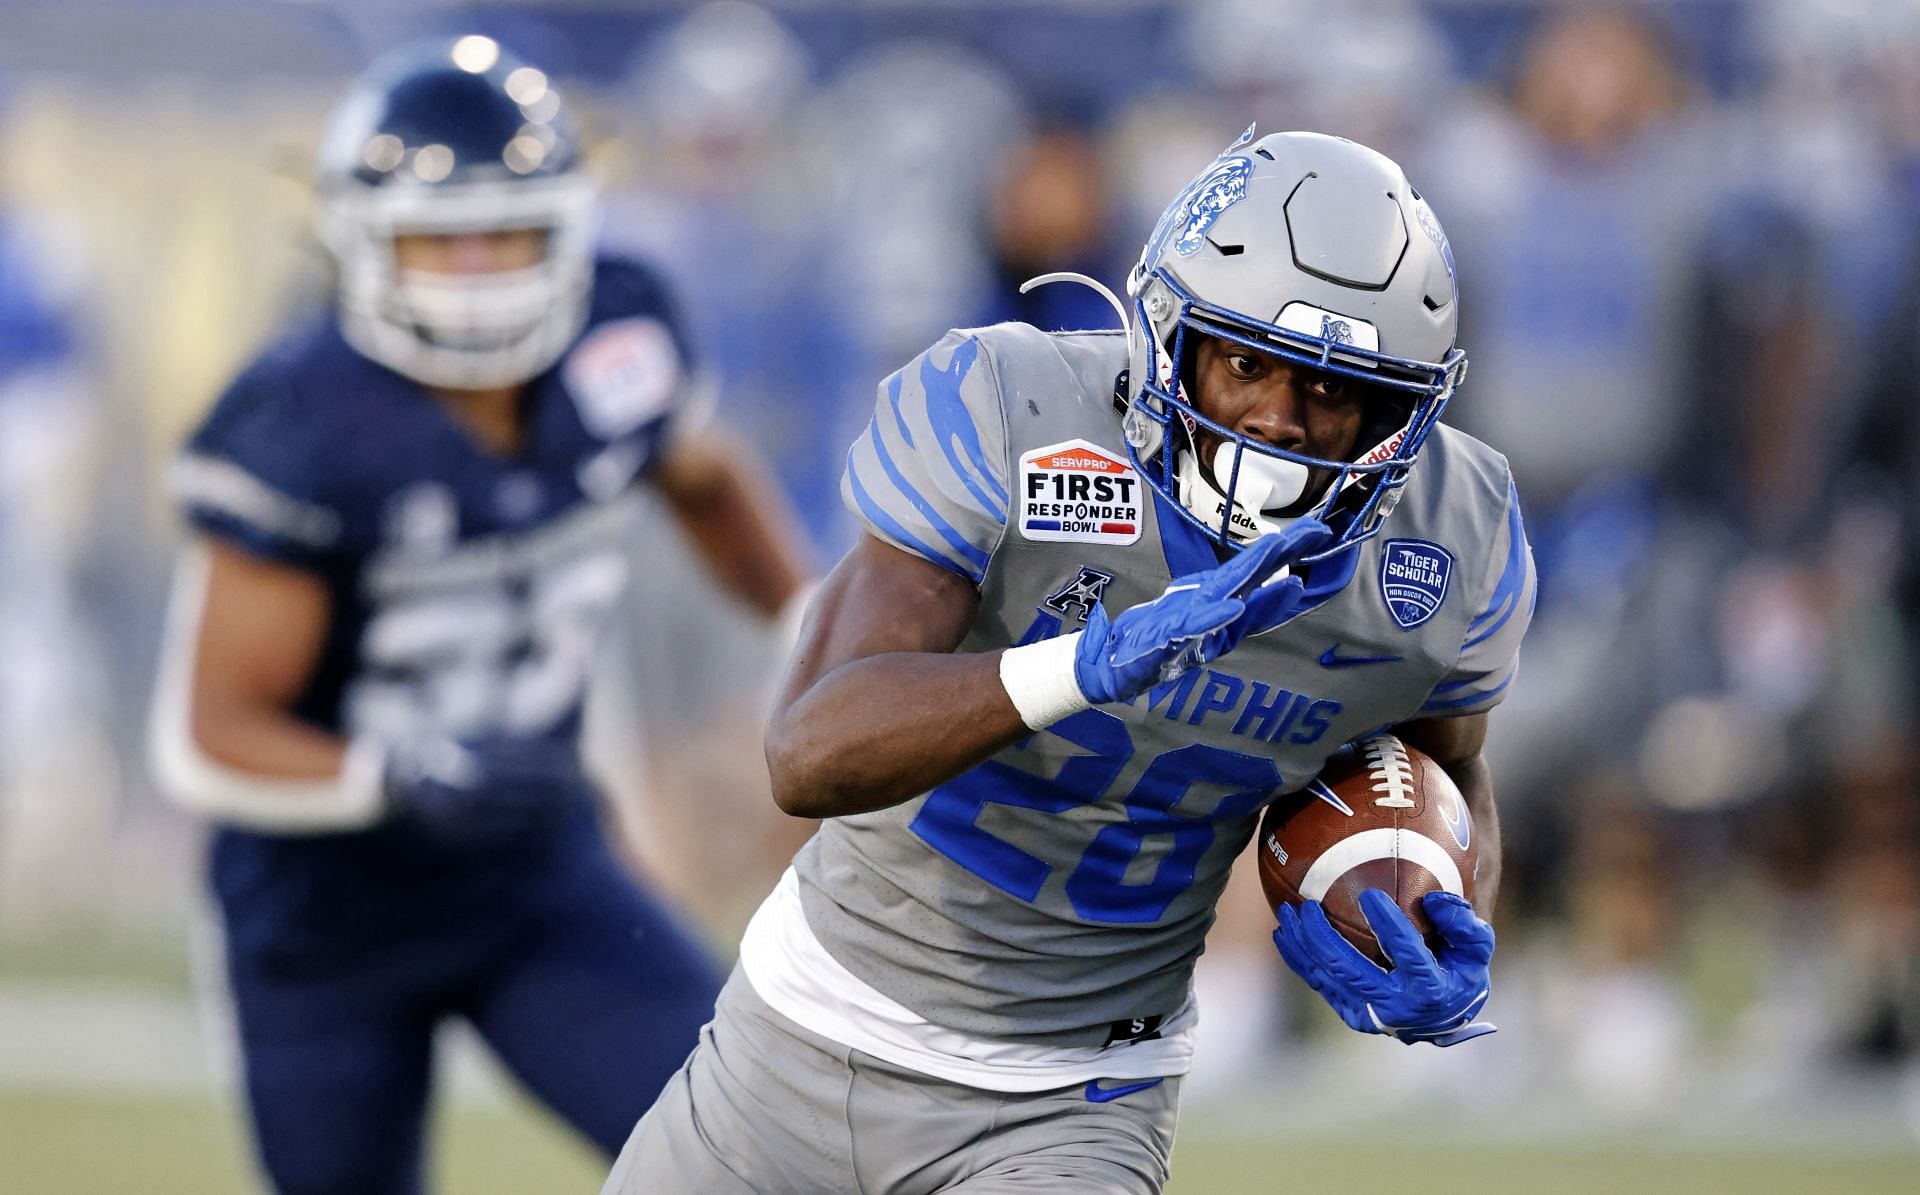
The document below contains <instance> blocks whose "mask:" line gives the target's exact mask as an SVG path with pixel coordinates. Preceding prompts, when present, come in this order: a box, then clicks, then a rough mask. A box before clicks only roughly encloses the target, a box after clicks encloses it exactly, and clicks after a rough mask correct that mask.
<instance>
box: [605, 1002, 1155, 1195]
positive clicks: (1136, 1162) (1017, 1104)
mask: <svg viewBox="0 0 1920 1195" xmlns="http://www.w3.org/2000/svg"><path fill="white" fill-rule="evenodd" d="M1102 1086H1103V1087H1106V1086H1111V1087H1117V1088H1124V1087H1125V1086H1127V1084H1125V1083H1118V1082H1114V1083H1103V1084H1102ZM1179 1102H1180V1080H1179V1079H1178V1078H1171V1079H1168V1080H1166V1081H1165V1082H1163V1083H1161V1084H1160V1085H1159V1086H1157V1087H1151V1088H1148V1089H1147V1090H1144V1091H1136V1092H1132V1093H1129V1094H1126V1095H1123V1096H1120V1097H1119V1098H1116V1099H1111V1100H1108V1101H1105V1102H1095V1101H1093V1100H1089V1099H1088V1098H1087V1088H1086V1086H1085V1085H1078V1086H1074V1087H1071V1088H1065V1089H1061V1090H1054V1091H1043V1092H1033V1093H1023V1094H1009V1093H1004V1092H996V1091H982V1090H980V1089H978V1088H973V1087H964V1086H961V1085H959V1084H957V1083H949V1082H946V1081H945V1080H943V1079H934V1078H929V1077H928V1076H926V1075H922V1074H918V1073H916V1072H914V1071H910V1070H906V1069H903V1068H901V1067H897V1066H894V1065H892V1064H890V1063H886V1062H882V1061H880V1060H879V1059H877V1058H875V1057H873V1056H872V1055H870V1054H863V1053H861V1052H860V1051H858V1050H853V1049H849V1048H848V1047H846V1046H843V1045H840V1044H839V1043H837V1042H834V1041H830V1040H828V1039H827V1038H824V1037H821V1036H820V1035H818V1034H816V1033H812V1032H809V1031H808V1030H806V1029H803V1028H801V1027H800V1026H799V1025H796V1024H794V1023H793V1022H792V1021H790V1020H788V1019H787V1018H786V1017H784V1016H782V1015H781V1014H779V1013H777V1012H775V1011H773V1010H772V1009H771V1008H768V1007H767V1005H766V1002H765V1001H763V1000H761V999H760V997H759V995H758V994H757V993H755V992H754V990H753V987H752V985H751V984H749V983H748V982H747V979H746V976H744V975H743V974H741V972H740V970H739V968H738V967H736V968H735V969H734V972H733V975H732V977H731V978H729V979H728V980H727V986H726V988H725V990H723V991H722V992H721V993H720V1001H719V1004H718V1005H717V1006H716V1007H715V1009H714V1016H713V1020H712V1022H710V1023H709V1024H708V1025H707V1027H706V1028H704V1029H702V1030H701V1031H700V1044H699V1045H698V1046H696V1047H695V1048H694V1051H693V1054H692V1056H691V1057H689V1058H688V1059H687V1063H686V1065H685V1066H683V1067H681V1068H680V1072H679V1073H678V1074H676V1075H675V1076H674V1077H673V1079H672V1080H671V1081H669V1082H668V1084H667V1089H666V1090H665V1091H664V1092H662V1093H661V1094H660V1099H659V1102H657V1103H656V1104H654V1106H653V1109H652V1111H650V1112H648V1113H647V1114H646V1115H645V1116H644V1117H642V1118H641V1120H640V1123H639V1124H638V1125H637V1126H635V1128H634V1130H633V1135H632V1136H631V1137H629V1138H628V1139H627V1145H626V1148H625V1149H623V1150H621V1151H620V1158H619V1161H617V1162H616V1163H614V1167H613V1173H612V1174H611V1175H609V1176H608V1178H607V1184H606V1186H605V1187H604V1188H602V1190H601V1195H643V1193H644V1195H682V1193H684V1195H917V1193H919V1192H928V1193H931V1192H936V1191H954V1192H963V1193H965V1195H1001V1193H1006V1195H1039V1193H1042V1192H1044V1193H1046V1195H1070V1193H1085V1195H1093V1193H1095V1192H1098V1193H1099V1195H1117V1193H1121V1192H1138V1193H1140V1195H1156V1193H1157V1192H1158V1191H1159V1190H1160V1189H1161V1187H1162V1186H1164V1185H1165V1183H1166V1181H1167V1168H1168V1163H1169V1161H1170V1159H1171V1155H1172V1153H1173V1122H1174V1116H1175V1113H1176V1112H1177V1110H1178V1107H1179Z"/></svg>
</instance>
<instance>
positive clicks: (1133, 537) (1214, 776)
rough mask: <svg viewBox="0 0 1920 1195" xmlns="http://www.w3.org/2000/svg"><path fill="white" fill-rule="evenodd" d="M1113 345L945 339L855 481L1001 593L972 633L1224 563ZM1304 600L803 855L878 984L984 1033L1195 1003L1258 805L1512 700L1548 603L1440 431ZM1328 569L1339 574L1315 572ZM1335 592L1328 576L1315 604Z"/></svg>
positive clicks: (849, 489)
mask: <svg viewBox="0 0 1920 1195" xmlns="http://www.w3.org/2000/svg"><path fill="white" fill-rule="evenodd" d="M1125 365H1126V347H1125V340H1124V338H1123V337H1122V336H1121V335H1120V334H1119V333H1117V332H1116V333H1069V334H1048V333H1043V332H1040V331H1038V330H1036V329H1034V328H1031V327H1028V326H1026V325H1024V324H1002V325H998V326H995V327H992V328H986V329H979V330H974V331H967V332H953V333H949V334H948V335H947V336H946V337H945V338H944V339H942V340H941V341H940V343H938V344H937V345H935V346H934V347H933V348H932V349H930V350H928V351H927V352H926V353H925V354H923V355H921V356H920V357H919V358H917V359H915V360H914V361H913V362H911V363H909V364H908V365H907V366H906V368H904V369H903V370H901V371H900V372H899V373H896V374H894V375H893V376H892V377H890V378H888V379H887V380H886V381H885V382H883V383H882V384H881V387H880V395H879V400H878V403H877V404H876V411H875V415H874V419H873V422H872V424H871V425H870V426H869V428H868V429H867V432H866V433H865V434H864V435H863V436H862V437H861V438H860V439H859V440H858V441H856V442H855V444H854V446H853V448H852V450H851V452H850V453H849V455H848V462H847V471H846V476H845V479H844V481H843V486H842V489H843V493H844V495H845V497H846V500H847V503H848V505H849V506H850V508H851V509H852V510H853V511H854V512H855V513H856V514H857V515H858V516H859V517H860V518H861V519H862V521H863V522H864V523H865V524H866V527H867V529H868V531H869V532H871V533H872V534H873V535H875V536H877V537H879V538H880V539H882V540H884V541H885V542H887V543H889V544H892V545H894V546H895V547H897V548H900V549H902V550H904V551H907V552H912V553H914V554H916V555H919V556H922V557H924V558H926V559H928V560H930V561H932V562H933V563H935V564H938V565H940V566H941V567H944V568H947V569H951V570H952V571H954V572H956V573H959V574H961V575H963V576H965V577H967V578H968V579H969V580H971V581H972V582H973V583H974V584H976V585H977V586H978V587H979V590H980V597H981V601H980V610H979V614H978V616H977V617H976V619H975V621H974V624H973V626H972V628H971V630H970V631H969V633H968V635H967V637H966V639H965V641H964V642H963V643H962V644H961V647H960V650H962V651H970V652H981V651H992V650H994V649H996V648H1003V647H1007V646H1010V645H1014V644H1021V643H1029V642H1034V641H1036V640H1038V639H1041V638H1045V637H1048V636H1051V635H1056V634H1061V633H1066V632H1071V631H1073V630H1076V629H1078V628H1079V627H1080V626H1081V625H1082V624H1083V623H1084V621H1085V618H1086V615H1087V613H1088V611H1089V610H1091V608H1092V605H1093V604H1094V603H1100V604H1102V605H1104V606H1105V607H1106V608H1107V610H1108V612H1109V613H1110V614H1118V613H1119V612H1120V611H1122V610H1124V609H1126V608H1127V607H1129V606H1132V605H1135V604H1136V603H1139V602H1144V601H1148V600H1150V599H1152V598H1154V597H1155V596H1157V595H1158V594H1159V593H1160V592H1161V591H1162V590H1163V589H1164V588H1165V587H1166V585H1167V583H1168V582H1169V580H1170V579H1172V578H1173V577H1175V576H1178V575H1182V574H1185V573H1191V572H1196V571H1199V570H1202V569H1206V568H1211V567H1213V566H1214V565H1215V563H1216V559H1215V556H1214V554H1213V551H1212V549H1211V548H1210V547H1209V545H1208V544H1207V543H1206V541H1205V540H1204V539H1203V538H1202V537H1201V536H1200V535H1199V534H1198V533H1197V532H1195V531H1194V530H1193V529H1192V527H1191V526H1190V525H1188V524H1187V523H1185V522H1183V521H1181V520H1180V519H1178V518H1177V517H1176V516H1175V515H1173V514H1172V513H1170V512H1169V511H1168V510H1167V509H1164V508H1163V506H1162V505H1161V503H1162V500H1161V499H1160V498H1159V497H1158V496H1157V495H1156V494H1155V493H1154V492H1153V491H1152V490H1151V489H1150V488H1149V487H1148V486H1147V485H1146V484H1145V481H1144V479H1143V478H1142V477H1141V476H1140V474H1139V472H1138V471H1137V470H1135V469H1134V468H1133V467H1132V465H1131V464H1130V463H1129V460H1128V456H1127V452H1126V448H1125V444H1124V441H1123V439H1122V437H1121V432H1120V419H1119V416H1118V414H1117V413H1116V411H1115V407H1114V401H1113V390H1114V381H1115V377H1116V375H1117V374H1118V373H1119V372H1120V371H1121V370H1122V369H1123V368H1125ZM1345 559H1346V560H1348V561H1350V562H1351V566H1352V571H1351V574H1350V576H1349V577H1347V578H1346V580H1345V583H1344V584H1341V585H1337V586H1335V585H1329V584H1327V583H1326V580H1327V579H1326V578H1325V577H1324V576H1316V577H1314V578H1311V580H1312V581H1313V584H1312V586H1311V589H1312V591H1313V592H1315V593H1317V594H1320V596H1318V597H1317V598H1316V600H1315V602H1314V603H1313V604H1311V605H1310V606H1309V608H1307V609H1306V610H1305V611H1304V612H1303V613H1300V614H1297V615H1295V616H1294V617H1293V618H1291V619H1290V620H1289V621H1288V622H1287V623H1285V624H1284V625H1282V626H1280V627H1279V628H1277V629H1275V630H1273V631H1270V632H1268V633H1266V634H1264V635H1260V636H1256V637H1254V638H1252V639H1249V640H1248V641H1246V642H1245V643H1243V644H1242V645H1241V646H1240V647H1239V648H1238V649H1237V650H1235V651H1234V652H1232V653H1230V654H1229V655H1226V656H1223V657H1222V658H1220V659H1219V660H1216V661H1215V662H1213V663H1212V664H1211V665H1208V666H1207V667H1205V668H1200V669H1196V670H1193V671H1191V672H1188V673H1187V674H1185V675H1184V676H1182V677H1180V678H1179V679H1178V680H1176V681H1172V682H1169V683H1167V684H1164V685H1161V686H1160V687H1158V688H1156V689H1154V690H1152V691H1151V692H1149V693H1145V694H1142V695H1140V696H1138V697H1136V698H1135V699H1134V700H1132V701H1130V702H1126V703H1116V704H1112V705H1104V706H1099V707H1096V708H1094V709H1092V710H1087V711H1084V712H1082V713H1078V714H1074V715H1072V716H1070V717H1068V718H1065V719H1063V720H1062V721H1060V722H1058V723H1056V724H1055V725H1053V726H1051V727H1048V728H1047V729H1045V730H1042V731H1038V732H1036V733H1035V734H1033V735H1032V736H1031V737H1029V738H1027V739H1024V740H1022V741H1021V742H1019V743H1016V744H1015V745H1013V746H1012V747H1009V748H1008V749H1006V750H1005V751H1002V752H1001V753H1000V754H998V755H996V756H995V757H994V758H993V759H991V760H989V761H987V762H986V763H983V764H981V765H980V766H978V767H976V768H974V769H972V770H970V771H968V772H966V773H964V774H962V775H960V776H957V777H955V778H954V779H952V780H950V781H948V782H946V783H944V784H942V785H940V786H938V787H937V788H935V789H934V790H933V791H932V792H930V793H928V794H926V795H925V796H922V797H919V798H916V799H914V800H912V801H908V802H906V803H905V804H902V805H899V806H896V807H894V808H891V809H885V810H881V811H879V812H875V813H869V814H862V815H859V816H853V817H842V818H836V819H833V820H831V821H829V822H828V823H827V824H826V825H825V826H823V827H822V829H821V831H820V833H819V834H817V835H816V836H815V837H814V839H813V840H812V842H810V843H809V844H808V846H807V847H806V849H805V850H804V851H803V852H802V853H801V855H800V857H799V859H798V860H797V861H796V871H797V872H798V875H799V880H800V891H801V900H802V904H803V907H804V909H805V911H806V916H807V921H808V924H809V926H810V927H811V928H812V930H813V932H814V934H815V935H816V936H817V937H818V938H819V939H820V941H821V943H822V945H823V946H824V947H825V948H826V949H827V950H828V952H829V953H831V954H832V955H833V956H834V957H835V958H836V959H837V960H839V961H840V962H841V963H842V964H843V965H845V966H846V967H847V968H848V969H849V970H850V971H852V972H853V973H854V974H855V975H856V976H858V977H859V978H860V979H862V980H863V981H865V982H866V983H868V984H869V985H871V986H872V987H874V988H875V989H877V990H879V991H880V992H882V993H883V994H885V995H887V996H889V997H891V998H892V999H894V1000H895V1001H898V1002H899V1003H900V1004H902V1005H905V1006H906V1007H907V1008H909V1009H911V1010H913V1011H914V1012H916V1013H918V1014H919V1015H921V1016H923V1017H925V1018H927V1019H928V1020H929V1021H931V1022H933V1023H935V1024H937V1025H941V1026H945V1027H947V1028H951V1029H954V1030H958V1031H960V1032H963V1033H968V1034H972V1035H975V1036H979V1037H985V1038H994V1039H1005V1040H1016V1041H1026V1042H1031V1043H1035V1044H1050V1045H1062V1046H1065V1045H1087V1044H1094V1045H1097V1044H1100V1043H1101V1042H1103V1041H1108V1040H1122V1039H1125V1038H1127V1037H1128V1036H1129V1034H1131V1035H1134V1036H1138V1035H1139V1034H1140V1033H1141V1032H1142V1031H1145V1032H1151V1031H1152V1028H1153V1027H1154V1026H1157V1024H1158V1023H1159V1021H1158V1019H1159V1018H1162V1017H1164V1016H1165V1015H1167V1014H1169V1013H1171V1012H1173V1011H1175V1010H1176V1009H1177V1008H1178V1007H1179V1006H1180V1004H1181V1003H1182V1001H1183V1000H1184V999H1185V997H1186V992H1187V985H1188V979H1189V976H1190V974H1191V972H1192V969H1193V964H1194V960H1195V959H1196V958H1197V957H1198V956H1199V954H1200V950H1201V946H1202V942H1203V939H1204V938H1205V935H1206V932H1207V928H1208V926H1209V925H1211V923H1212V921H1213V909H1214V903H1215V901H1216V900H1217V899H1218V897H1219V895H1220V891H1221V889H1222V887H1223V886H1224V885H1225V883H1226V879H1227V872H1228V869H1229V868H1230V867H1231V865H1232V863H1233V860H1234V858H1235V857H1236V856H1238V855H1239V854H1240V853H1241V850H1242V848H1244V847H1245V846H1246V844H1247V842H1248V840H1249V839H1250V838H1251V837H1252V834H1253V831H1254V827H1255V825H1256V823H1257V821H1258V815H1259V812H1260V810H1261V808H1262V807H1263V806H1265V805H1266V804H1267V803H1268V802H1269V801H1271V800H1272V799H1273V798H1275V797H1276V796H1278V795H1280V794H1282V793H1286V792H1291V791H1293V790H1294V789H1297V788H1300V787H1301V786H1303V785H1304V784H1306V783H1307V782H1308V781H1309V780H1311V779H1312V778H1313V777H1314V776H1315V775H1316V774H1317V773H1318V772H1319V771H1320V769H1321V766H1322V765H1323V764H1324V762H1325V761H1326V759H1327V757H1328V756H1329V755H1330V754H1332V753H1333V752H1334V751H1335V750H1336V749H1338V748H1339V747H1340V746H1341V745H1342V744H1344V743H1346V742H1348V741H1350V740H1352V739H1356V738H1360V737H1362V736H1364V735H1366V734H1369V733H1371V732H1374V731H1377V730H1380V729H1382V728H1384V727H1388V726H1391V725H1393V724H1395V723H1398V722H1402V721H1406V720H1408V719H1413V718H1421V717H1441V716H1455V715H1464V714H1471V713H1477V712H1480V711H1482V710H1486V709H1490V708H1492V707H1493V706H1494V705H1495V704H1497V703H1498V702H1499V700H1500V698H1501V695H1502V693H1503V692H1504V691H1505V690H1506V688H1507V686H1508V685H1509V684H1510V683H1511V681H1512V679H1513V675H1514V668H1515V656H1516V653H1517V651H1518V648H1519V643H1520V638H1521V635H1522V634H1523V632H1524V631H1525V628H1526V625H1527V622H1528V617H1529V615H1530V613H1531V609H1532V603H1533V588H1534V580H1533V567H1532V560H1531V556H1530V553H1529V551H1528V548H1527V544H1526V537H1525V535H1524V533H1523V531H1522V528H1521V523H1520V512H1519V507H1518V503H1517V500H1516V498H1515V496H1514V493H1513V487H1512V483H1511V480H1510V478H1509V476H1508V472H1507V465H1506V461H1505V460H1504V459H1503V458H1502V457H1501V456H1500V455H1499V454H1498V453H1496V452H1494V451H1492V450H1491V449H1489V448H1487V447H1486V446H1485V445H1483V444H1481V443H1479V442H1478V441H1476V440H1473V439H1472V438H1470V437H1468V436H1466V435H1464V434H1462V433H1460V432H1456V431H1453V430H1452V429H1449V428H1446V427H1441V428H1439V429H1438V430H1437V431H1436V432H1435V433H1434V434H1433V436H1432V438H1431V439H1430V440H1429V441H1428V442H1427V444H1426V447H1425V448H1424V450H1423V451H1422V453H1421V456H1420V461H1419V464H1418V465H1417V466H1416V467H1415V468H1414V470H1413V471H1412V474H1411V476H1410V479H1409V481H1408V482H1407V485H1406V487H1405V490H1404V493H1403V497H1402V498H1401V501H1400V503H1399V505H1398V507H1397V508H1396V509H1395V510H1394V511H1393V514H1392V516H1391V517H1390V518H1389V519H1388V520H1387V521H1386V524H1385V527H1384V529H1383V530H1382V532H1381V533H1380V534H1379V535H1377V536H1376V537H1374V538H1373V539H1371V540H1368V541H1367V542H1365V543H1364V544H1362V545H1361V546H1360V547H1359V548H1358V549H1356V550H1355V551H1354V552H1353V553H1351V554H1349V556H1348V557H1346V558H1345ZM1324 567H1326V566H1325V565H1321V566H1316V570H1317V569H1319V568H1324ZM1322 590H1329V591H1330V592H1325V593H1321V591H1322Z"/></svg>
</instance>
